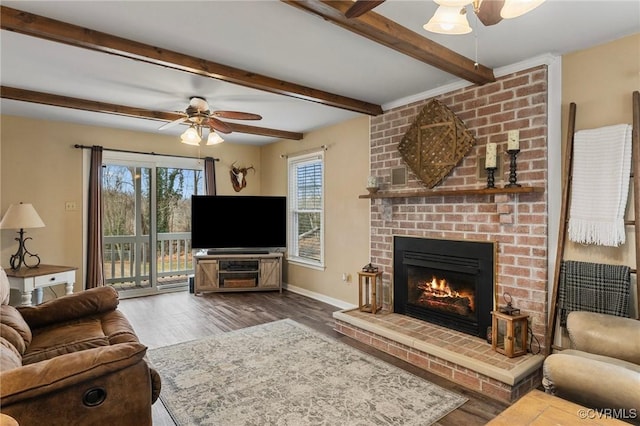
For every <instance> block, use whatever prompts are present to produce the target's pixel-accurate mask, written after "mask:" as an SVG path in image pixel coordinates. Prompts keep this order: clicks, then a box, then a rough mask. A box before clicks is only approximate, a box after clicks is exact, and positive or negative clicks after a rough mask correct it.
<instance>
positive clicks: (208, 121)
mask: <svg viewBox="0 0 640 426" xmlns="http://www.w3.org/2000/svg"><path fill="white" fill-rule="evenodd" d="M184 115H185V116H184V117H181V118H179V119H177V120H174V121H170V122H169V123H167V124H164V125H162V126H160V128H158V130H166V129H169V128H171V127H173V126H176V125H178V124H181V123H187V124H190V126H189V128H188V129H187V130H186V131H185V132H184V133H183V134H182V135H181V141H182V143H185V144H188V145H199V144H200V141H201V140H202V129H203V128H205V127H208V128H209V136H208V138H207V145H214V144H217V143H221V142H224V139H222V137H220V135H218V134H217V133H216V132H220V133H231V132H232V130H231V127H230V126H229V124H227V123H225V122H224V121H222V120H220V119H218V117H220V118H226V119H230V120H262V116H260V115H258V114H252V113H250V112H241V111H211V110H210V109H209V103H208V102H207V100H206V99H205V98H203V97H200V96H192V97H191V98H190V99H189V106H188V107H187V109H186V110H185V112H184Z"/></svg>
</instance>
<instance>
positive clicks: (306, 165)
mask: <svg viewBox="0 0 640 426" xmlns="http://www.w3.org/2000/svg"><path fill="white" fill-rule="evenodd" d="M288 199H289V244H288V252H289V257H288V260H290V261H293V262H299V263H302V264H305V265H309V266H317V267H323V266H324V151H322V152H319V153H314V154H309V155H304V156H296V157H290V158H289V198H288Z"/></svg>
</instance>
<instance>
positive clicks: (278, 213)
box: [191, 195, 287, 253]
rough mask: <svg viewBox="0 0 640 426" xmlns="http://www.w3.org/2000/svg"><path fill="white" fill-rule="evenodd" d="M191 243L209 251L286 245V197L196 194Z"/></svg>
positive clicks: (193, 197) (242, 250)
mask: <svg viewBox="0 0 640 426" xmlns="http://www.w3.org/2000/svg"><path fill="white" fill-rule="evenodd" d="M191 246H192V248H194V249H206V250H208V251H210V252H216V253H217V252H225V251H231V252H268V251H274V250H278V249H284V248H285V247H286V246H287V198H286V197H282V196H242V195H235V196H234V195H194V196H192V197H191Z"/></svg>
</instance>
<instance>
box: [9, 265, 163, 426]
mask: <svg viewBox="0 0 640 426" xmlns="http://www.w3.org/2000/svg"><path fill="white" fill-rule="evenodd" d="M0 275H4V271H2V270H0ZM2 278H3V277H2V276H0V281H2ZM0 284H2V283H0ZM3 285H4V284H3ZM6 285H8V282H7V283H6ZM117 305H118V293H117V292H116V291H115V290H114V289H113V288H111V287H100V288H95V289H90V290H85V291H82V292H80V293H75V294H73V295H69V296H63V297H60V298H58V299H54V300H51V301H49V302H45V303H43V304H41V305H38V306H33V307H17V308H15V307H13V306H10V305H8V304H1V305H0V383H1V385H0V407H2V413H3V414H4V415H8V416H11V417H13V418H14V419H15V420H17V421H18V423H19V424H20V425H22V426H28V425H43V424H48V425H55V424H60V425H75V424H78V425H80V424H82V425H87V424H91V425H102V424H104V425H114V424H117V425H151V424H152V417H151V405H152V404H153V402H155V401H156V399H157V398H158V396H159V393H160V386H161V385H160V377H159V375H158V373H157V372H156V371H155V370H154V369H153V367H151V366H150V364H149V363H148V361H147V359H146V350H147V348H146V346H144V345H143V344H141V343H140V342H139V341H138V338H137V336H136V334H135V332H134V331H133V328H132V327H131V325H130V323H129V322H128V320H127V319H126V317H125V316H124V315H123V314H122V313H121V312H120V311H118V310H117Z"/></svg>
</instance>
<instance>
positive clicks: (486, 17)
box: [345, 0, 545, 34]
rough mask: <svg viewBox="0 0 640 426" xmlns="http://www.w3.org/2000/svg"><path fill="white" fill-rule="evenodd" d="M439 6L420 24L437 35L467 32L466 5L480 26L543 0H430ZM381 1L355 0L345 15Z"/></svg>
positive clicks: (358, 13)
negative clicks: (432, 14)
mask: <svg viewBox="0 0 640 426" xmlns="http://www.w3.org/2000/svg"><path fill="white" fill-rule="evenodd" d="M433 1H434V2H436V3H437V4H438V5H439V6H438V9H437V10H436V13H435V14H434V16H433V17H432V18H431V19H430V20H429V22H427V23H426V24H425V25H424V28H425V29H426V30H427V31H431V32H436V33H441V34H466V33H468V32H470V31H471V27H470V26H469V23H468V22H467V19H466V17H465V16H464V15H465V13H466V6H467V5H473V11H474V13H475V14H476V16H477V17H478V19H479V20H480V22H482V23H483V24H484V25H486V26H490V25H495V24H497V23H498V22H500V21H502V19H510V18H516V17H518V16H521V15H524V14H525V13H527V12H529V11H531V10H533V9H535V8H536V7H538V6H539V5H540V4H542V3H543V2H544V1H545V0H433ZM382 3H384V0H356V1H355V2H354V4H353V5H352V6H351V7H350V8H349V9H348V10H347V11H346V12H345V16H346V17H347V18H357V17H358V16H361V15H363V14H364V13H366V12H368V11H370V10H371V9H373V8H375V7H376V6H378V5H380V4H382Z"/></svg>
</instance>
